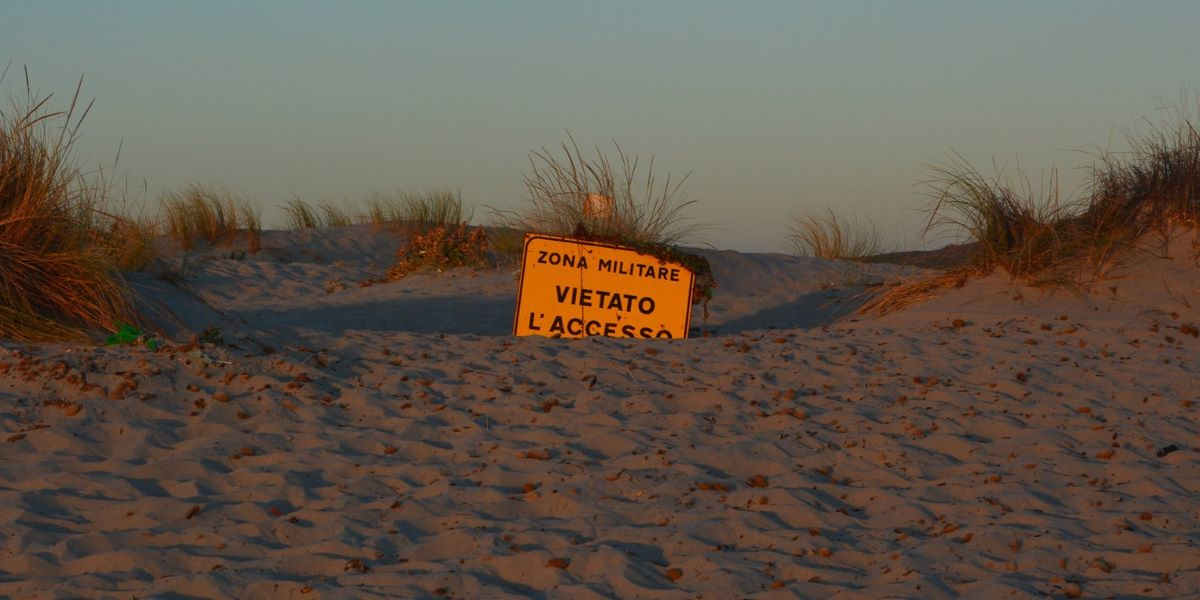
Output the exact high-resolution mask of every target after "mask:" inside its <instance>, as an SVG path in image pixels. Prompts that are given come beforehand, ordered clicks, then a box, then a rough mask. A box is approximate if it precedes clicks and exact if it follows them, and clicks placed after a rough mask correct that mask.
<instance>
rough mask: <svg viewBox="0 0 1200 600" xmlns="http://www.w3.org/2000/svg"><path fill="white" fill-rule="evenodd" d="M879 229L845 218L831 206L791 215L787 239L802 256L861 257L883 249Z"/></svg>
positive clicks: (872, 224) (858, 258)
mask: <svg viewBox="0 0 1200 600" xmlns="http://www.w3.org/2000/svg"><path fill="white" fill-rule="evenodd" d="M881 237H882V236H881V235H880V233H879V229H878V228H876V227H875V224H874V223H871V222H870V221H860V220H858V219H857V218H851V219H847V218H844V217H841V216H839V215H838V214H836V213H834V212H833V210H832V209H830V210H827V211H826V212H824V213H818V212H813V211H809V212H806V213H804V214H801V215H797V216H795V217H793V223H792V227H791V231H790V232H789V234H788V238H789V239H790V240H791V242H792V249H793V250H794V251H795V252H796V253H797V254H799V255H802V256H815V257H817V258H826V259H839V258H840V259H850V260H861V259H865V258H868V257H871V256H875V255H877V254H881V253H882V252H883V243H882V242H881V241H880V239H881Z"/></svg>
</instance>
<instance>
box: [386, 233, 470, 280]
mask: <svg viewBox="0 0 1200 600" xmlns="http://www.w3.org/2000/svg"><path fill="white" fill-rule="evenodd" d="M487 265H488V237H487V232H486V231H485V230H484V229H483V228H482V227H472V226H470V225H467V224H466V223H459V224H457V225H442V226H436V227H433V228H431V229H429V230H428V231H425V232H423V233H414V234H412V236H411V237H410V238H409V240H408V242H407V243H405V244H404V246H402V247H401V248H400V249H399V250H397V251H396V262H395V263H394V264H393V265H392V266H391V268H389V269H388V270H387V273H386V275H384V280H385V281H395V280H397V279H400V278H402V277H404V276H406V275H408V274H410V273H413V272H415V271H419V270H433V271H437V272H442V271H446V270H448V269H454V268H458V267H483V266H487Z"/></svg>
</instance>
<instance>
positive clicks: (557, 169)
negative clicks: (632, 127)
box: [500, 134, 699, 247]
mask: <svg viewBox="0 0 1200 600" xmlns="http://www.w3.org/2000/svg"><path fill="white" fill-rule="evenodd" d="M567 137H568V141H567V142H564V143H563V144H562V145H561V147H560V150H561V154H557V153H555V152H552V151H550V150H548V149H546V148H541V149H540V150H536V151H534V152H532V153H530V156H529V162H530V172H529V174H527V175H526V176H525V187H526V189H527V190H528V192H529V198H528V203H527V206H526V208H525V209H524V210H520V211H516V212H511V213H500V216H501V218H502V221H503V223H502V224H503V225H506V226H509V227H511V228H514V229H521V230H524V231H533V232H538V233H547V234H552V235H581V234H582V235H584V236H586V237H592V238H597V239H605V240H609V241H613V242H616V243H619V244H623V245H627V246H633V247H649V246H676V245H678V244H680V243H683V242H685V241H690V239H691V238H692V237H693V236H694V234H695V233H696V232H697V231H698V229H699V227H698V226H697V225H696V224H694V223H692V222H691V221H690V220H689V219H688V217H687V216H686V214H685V211H686V209H687V208H688V207H689V206H691V205H692V204H694V203H695V200H691V199H687V198H686V197H685V195H684V194H683V189H682V186H683V184H684V182H685V181H686V180H687V176H684V177H682V178H680V179H672V177H671V176H670V174H668V175H667V176H666V177H665V178H664V180H663V181H662V184H661V185H659V182H658V179H657V176H656V174H655V171H654V159H653V158H651V159H650V160H649V161H647V163H646V165H645V167H646V168H645V171H644V174H642V173H640V172H639V169H640V168H641V166H642V165H641V161H640V159H639V158H638V157H637V156H630V155H628V154H626V153H625V152H624V150H622V149H621V147H620V145H619V144H617V143H616V142H615V141H614V142H613V145H614V146H615V148H616V158H615V161H614V160H612V159H610V158H609V157H608V156H606V155H605V154H604V153H603V152H601V150H600V149H599V148H596V155H595V157H593V158H589V157H586V156H584V155H583V152H582V151H580V149H579V146H578V145H577V144H576V143H575V139H574V138H572V137H571V136H570V134H568V136H567ZM597 207H598V208H597Z"/></svg>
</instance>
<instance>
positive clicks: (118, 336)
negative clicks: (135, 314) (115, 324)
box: [104, 323, 159, 350]
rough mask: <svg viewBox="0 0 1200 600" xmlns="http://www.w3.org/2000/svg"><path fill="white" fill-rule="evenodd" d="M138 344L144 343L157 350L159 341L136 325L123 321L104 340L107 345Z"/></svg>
mask: <svg viewBox="0 0 1200 600" xmlns="http://www.w3.org/2000/svg"><path fill="white" fill-rule="evenodd" d="M137 344H144V345H145V346H146V347H147V348H149V349H151V350H157V349H158V345H159V341H158V340H156V339H154V338H151V337H148V336H147V335H146V333H145V332H143V331H142V330H141V329H138V328H137V327H134V326H133V325H130V324H128V323H121V326H120V327H119V328H118V329H117V331H116V332H115V333H113V334H112V335H110V336H108V337H107V338H105V340H104V345H105V346H118V345H121V346H124V345H130V346H132V345H137Z"/></svg>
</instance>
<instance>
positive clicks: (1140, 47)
mask: <svg viewBox="0 0 1200 600" xmlns="http://www.w3.org/2000/svg"><path fill="white" fill-rule="evenodd" d="M1197 24H1200V3H1197V2H1146V3H1137V2H1103V1H1098V0H1092V1H1086V2H1084V1H1079V2H1066V1H1062V2H1053V3H1043V2H1021V1H1009V2H962V1H956V2H915V1H914V2H855V1H842V2H765V1H763V2H615V1H614V2H605V3H601V2H566V1H545V2H539V1H512V2H345V3H330V2H291V1H289V2H247V3H243V2H132V1H131V2H119V1H117V2H100V1H96V2H55V1H46V2H24V1H21V2H16V1H11V0H0V64H3V63H6V62H9V61H11V62H12V69H11V70H10V73H9V77H8V78H7V80H6V81H5V82H4V83H3V84H2V85H0V89H3V90H4V91H5V92H6V93H9V92H11V91H12V90H15V89H22V90H23V85H24V82H23V75H21V67H22V66H27V67H28V69H29V72H30V76H31V79H32V83H33V87H34V88H35V90H40V91H41V92H54V93H55V94H56V97H58V98H59V99H61V100H64V101H65V100H66V99H67V97H69V95H70V92H71V91H72V90H73V86H74V84H75V82H76V80H77V79H78V78H79V76H80V75H83V76H84V94H85V96H87V97H89V98H90V97H95V98H96V104H95V107H94V108H93V110H92V113H91V114H90V115H89V116H88V119H87V122H86V123H85V126H84V129H83V132H82V139H81V140H80V145H79V157H80V159H81V160H83V161H84V162H85V163H86V164H89V165H90V164H100V163H104V164H109V163H111V162H112V159H113V158H114V156H115V154H116V149H117V146H118V144H123V148H122V151H121V159H120V162H119V164H118V169H119V171H120V172H121V173H122V174H124V175H127V176H128V177H129V178H130V181H132V182H136V183H135V187H138V188H140V187H141V186H142V183H141V182H143V181H144V182H145V188H146V189H147V190H148V192H149V194H148V196H149V198H150V199H151V200H152V201H153V199H154V198H157V197H158V195H159V194H160V193H161V192H163V191H167V190H174V189H179V188H180V187H182V186H183V185H185V184H186V183H187V182H192V181H195V182H201V183H208V184H217V185H222V186H225V187H227V188H228V189H230V190H231V191H234V192H238V193H241V194H244V195H247V196H250V197H253V198H255V199H256V200H257V201H258V202H259V203H260V204H261V205H262V206H263V207H264V209H265V213H266V217H267V219H268V221H269V222H270V221H272V220H275V221H276V222H279V221H278V218H279V213H278V211H277V210H276V208H275V207H277V206H278V205H280V204H283V203H284V202H286V201H287V200H288V199H289V198H290V197H291V195H292V194H298V195H300V196H302V197H305V198H309V199H313V200H319V199H326V200H335V201H336V200H340V199H343V198H351V199H357V198H361V197H363V196H364V195H365V194H366V193H367V192H369V191H371V190H391V189H397V188H399V189H412V190H419V189H424V188H431V187H436V188H449V189H454V190H459V191H461V193H462V195H463V197H464V199H465V200H466V201H467V202H468V203H469V204H472V205H475V206H479V207H481V208H478V209H477V210H476V213H475V214H476V220H477V221H486V220H487V218H488V210H487V209H486V208H482V207H483V206H485V205H488V206H495V207H500V208H513V207H518V206H520V204H521V203H522V202H523V201H524V199H525V191H524V186H523V185H522V177H523V176H524V175H525V174H526V173H527V172H528V170H529V162H528V153H529V151H530V150H533V149H536V148H539V147H542V146H548V147H554V146H557V145H558V144H559V143H560V142H562V141H564V139H565V136H566V134H565V132H566V131H567V130H569V131H570V132H571V133H572V134H573V135H574V137H575V139H576V140H577V141H578V142H579V143H580V144H581V145H582V146H585V147H590V146H594V145H600V146H602V147H603V148H607V149H611V142H610V140H612V139H616V140H617V141H618V142H620V144H621V146H622V147H623V148H624V149H625V150H626V151H628V152H630V153H635V154H639V155H642V156H643V157H648V156H650V155H653V156H654V157H655V167H656V171H662V172H663V173H664V174H665V173H666V172H667V171H670V172H671V173H672V174H673V175H675V176H679V175H682V174H684V173H688V172H690V173H691V176H690V178H689V179H688V185H687V188H686V189H687V194H688V196H689V197H690V198H694V199H696V200H697V201H698V202H697V204H696V205H694V207H693V210H692V211H691V214H692V215H693V216H694V218H695V219H696V220H698V221H701V222H705V223H707V224H709V225H711V226H712V228H711V229H710V230H709V231H707V232H705V233H704V238H705V239H706V240H707V241H708V242H710V243H712V244H713V245H715V246H717V247H720V248H733V249H738V250H748V251H783V250H785V249H786V248H787V242H786V234H787V224H788V222H789V220H790V218H791V216H792V215H794V214H796V213H798V212H800V211H802V210H804V209H806V208H808V209H824V208H826V207H830V208H833V209H835V210H837V211H841V212H846V213H850V212H853V213H855V214H857V215H858V216H860V217H870V218H872V219H874V220H875V221H877V222H878V223H879V225H880V227H881V228H882V229H883V230H884V231H885V232H886V233H887V235H888V237H889V238H890V239H891V240H892V241H894V242H895V243H897V244H902V245H906V246H910V247H911V246H914V245H916V244H917V243H918V242H919V233H920V228H921V225H922V224H923V222H924V221H923V219H924V217H923V216H922V215H921V213H920V212H919V211H918V210H917V208H919V207H920V206H921V205H922V204H923V197H922V194H921V191H922V189H923V188H922V187H921V186H920V185H919V184H918V182H919V181H921V180H922V179H923V178H925V177H926V176H927V175H928V172H927V171H926V170H925V169H924V168H923V165H926V164H929V163H932V162H936V161H939V160H943V159H945V158H947V157H948V156H949V153H950V152H952V151H953V152H958V153H960V154H962V155H963V156H964V157H966V158H967V159H968V160H971V161H973V162H975V163H976V164H978V165H980V166H982V167H984V168H986V169H990V165H991V164H992V161H993V160H996V161H998V162H1000V163H1006V164H1009V165H1013V164H1016V163H1017V162H1019V164H1020V167H1021V168H1022V169H1023V170H1024V172H1025V173H1026V174H1027V175H1029V176H1030V177H1031V178H1032V179H1033V180H1034V181H1035V184H1036V182H1038V181H1040V180H1041V179H1043V178H1044V177H1046V176H1047V174H1048V173H1049V172H1050V170H1051V169H1052V168H1057V169H1058V170H1059V175H1060V179H1061V183H1062V187H1063V191H1064V193H1069V192H1071V191H1072V190H1074V189H1075V188H1076V187H1077V186H1078V185H1079V184H1080V183H1081V182H1082V181H1083V180H1084V177H1083V173H1082V171H1081V170H1080V167H1083V166H1086V165H1087V164H1089V162H1090V158H1089V156H1088V155H1087V154H1086V153H1085V152H1081V150H1087V149H1089V148H1094V147H1111V148H1113V149H1119V148H1120V145H1121V138H1120V129H1121V128H1123V127H1128V126H1131V125H1136V124H1137V123H1138V122H1139V120H1141V119H1145V118H1151V119H1153V118H1157V115H1158V114H1159V112H1158V111H1157V109H1158V108H1159V106H1160V105H1161V104H1162V102H1163V101H1164V100H1166V101H1178V100H1179V98H1180V94H1181V90H1184V89H1192V90H1193V91H1194V89H1195V88H1194V86H1195V85H1196V84H1197V79H1198V77H1200V73H1198V72H1197V67H1196V63H1195V57H1197V56H1200V36H1196V35H1195V34H1194V31H1193V30H1194V28H1195V26H1196V25H1197ZM14 75H15V76H14Z"/></svg>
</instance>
